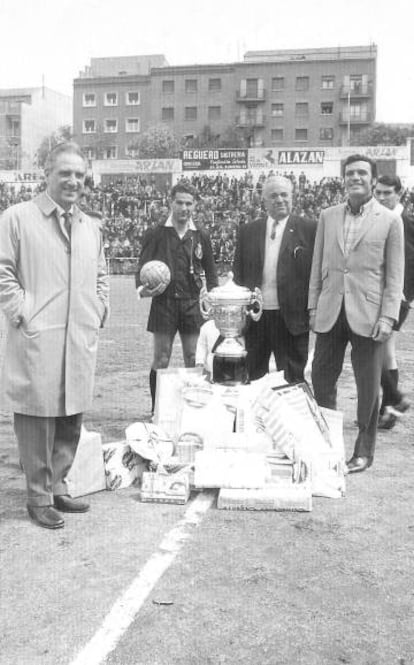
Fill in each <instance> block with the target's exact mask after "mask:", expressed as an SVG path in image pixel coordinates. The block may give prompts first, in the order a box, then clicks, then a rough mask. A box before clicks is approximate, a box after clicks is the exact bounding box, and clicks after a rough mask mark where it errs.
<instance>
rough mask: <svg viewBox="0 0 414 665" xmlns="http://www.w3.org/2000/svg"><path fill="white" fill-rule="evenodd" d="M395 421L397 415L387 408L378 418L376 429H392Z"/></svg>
mask: <svg viewBox="0 0 414 665" xmlns="http://www.w3.org/2000/svg"><path fill="white" fill-rule="evenodd" d="M396 422H397V416H395V415H394V414H393V413H391V412H390V411H389V410H388V408H387V409H386V410H385V413H383V414H382V415H381V416H380V417H379V418H378V429H392V428H393V427H394V425H395V423H396Z"/></svg>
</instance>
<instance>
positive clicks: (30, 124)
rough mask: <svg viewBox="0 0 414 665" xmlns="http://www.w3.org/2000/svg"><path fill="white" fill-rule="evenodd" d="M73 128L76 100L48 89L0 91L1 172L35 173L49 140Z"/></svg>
mask: <svg viewBox="0 0 414 665" xmlns="http://www.w3.org/2000/svg"><path fill="white" fill-rule="evenodd" d="M63 125H72V99H71V97H70V96H69V95H63V94H62V93H60V92H56V91H55V90H51V89H50V88H46V87H44V86H42V87H38V88H12V89H10V88H9V89H3V90H0V168H2V169H15V170H23V171H31V170H32V169H33V168H34V167H35V160H36V152H37V150H38V148H39V146H40V144H41V142H42V140H43V139H44V138H45V137H46V136H50V134H52V133H53V132H54V131H56V130H57V129H58V128H59V127H62V126H63Z"/></svg>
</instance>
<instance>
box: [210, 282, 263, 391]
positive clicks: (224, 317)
mask: <svg viewBox="0 0 414 665" xmlns="http://www.w3.org/2000/svg"><path fill="white" fill-rule="evenodd" d="M200 309H201V314H202V315H203V318H204V319H210V318H213V319H214V322H215V324H216V326H217V328H218V330H219V332H220V335H221V336H222V337H223V338H224V339H223V341H221V342H220V343H219V344H218V346H217V348H216V349H215V351H214V353H213V381H214V382H215V383H224V384H227V385H236V384H240V383H248V381H249V376H248V371H247V363H246V356H247V351H246V349H245V348H244V343H243V340H242V335H243V332H244V327H245V324H246V319H247V317H248V316H250V317H251V318H252V320H253V321H258V320H259V319H260V317H261V315H262V311H263V301H262V294H261V292H260V289H258V288H255V290H254V291H250V290H249V289H248V288H246V287H244V286H238V285H237V284H235V283H234V281H233V273H232V272H229V273H228V280H227V282H226V283H225V284H223V286H217V287H216V288H214V289H211V291H210V292H207V291H205V290H203V291H202V292H201V294H200Z"/></svg>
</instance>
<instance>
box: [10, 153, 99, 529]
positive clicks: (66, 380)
mask: <svg viewBox="0 0 414 665" xmlns="http://www.w3.org/2000/svg"><path fill="white" fill-rule="evenodd" d="M45 173H46V181H47V188H46V191H45V192H43V193H42V194H40V195H39V196H37V197H36V198H34V199H33V200H32V201H27V202H24V203H19V204H17V205H14V206H12V207H11V208H8V209H7V210H6V211H5V212H4V213H3V215H2V217H1V218H0V307H1V308H2V310H3V312H4V314H5V316H6V319H7V321H8V337H7V346H6V353H5V367H4V374H3V379H2V380H3V389H4V392H5V396H6V398H7V400H8V402H9V403H10V405H11V408H12V410H13V412H14V429H15V433H16V437H17V441H18V445H19V452H20V458H21V461H22V464H23V468H24V471H25V475H26V482H27V491H28V501H27V508H28V512H29V515H30V517H31V518H32V519H33V521H34V522H36V523H37V524H39V525H40V526H43V527H46V528H50V529H56V528H59V527H62V526H63V525H64V521H63V518H62V516H61V514H60V512H58V511H61V512H85V511H86V510H88V508H89V506H88V504H87V503H84V502H81V501H79V500H78V501H75V500H74V499H72V498H71V497H70V496H69V495H68V490H67V486H66V483H65V477H66V476H67V474H68V472H69V470H70V468H71V466H72V463H73V459H74V456H75V453H76V449H77V445H78V441H79V437H80V430H81V422H82V413H83V411H84V410H85V409H87V408H88V407H89V406H90V403H91V400H92V392H93V383H94V373H95V363H96V352H97V344H98V332H99V328H100V327H102V325H103V322H104V320H105V318H106V315H107V309H108V276H107V270H106V264H105V257H104V252H103V242H102V234H101V230H100V226H99V222H98V221H97V220H96V219H95V218H93V217H90V216H88V215H86V214H85V213H83V212H82V211H81V210H80V209H79V207H78V206H77V201H78V198H79V196H80V194H81V192H82V189H83V183H84V179H85V173H86V163H85V159H84V157H83V155H82V153H81V151H80V149H79V147H78V146H77V145H76V144H74V143H62V144H60V145H58V146H57V147H56V148H55V149H54V150H53V151H52V152H51V153H50V155H49V157H48V160H47V163H46V167H45Z"/></svg>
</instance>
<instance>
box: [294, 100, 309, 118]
mask: <svg viewBox="0 0 414 665" xmlns="http://www.w3.org/2000/svg"><path fill="white" fill-rule="evenodd" d="M295 114H296V115H297V116H300V117H301V118H307V117H308V115H309V104H308V102H297V104H296V107H295Z"/></svg>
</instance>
